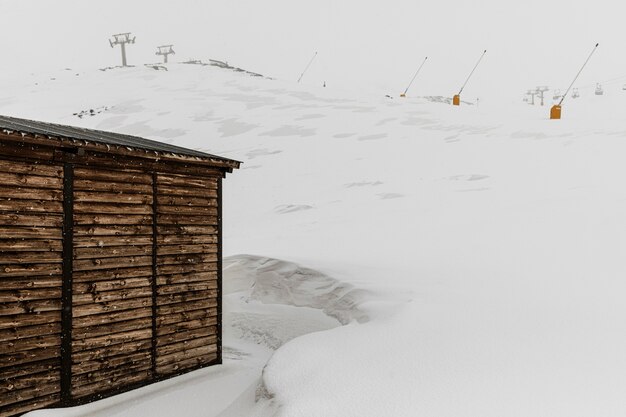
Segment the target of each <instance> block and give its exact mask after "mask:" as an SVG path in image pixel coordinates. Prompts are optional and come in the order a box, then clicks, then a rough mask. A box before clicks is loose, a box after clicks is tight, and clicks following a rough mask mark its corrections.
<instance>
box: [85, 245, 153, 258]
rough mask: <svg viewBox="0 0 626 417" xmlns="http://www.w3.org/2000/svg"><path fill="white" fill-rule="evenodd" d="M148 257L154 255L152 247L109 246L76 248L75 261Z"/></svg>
mask: <svg viewBox="0 0 626 417" xmlns="http://www.w3.org/2000/svg"><path fill="white" fill-rule="evenodd" d="M141 255H144V256H148V255H150V256H151V255H152V245H149V246H136V245H131V246H129V245H126V246H107V247H104V248H99V247H95V248H75V249H74V259H97V258H117V257H121V256H141Z"/></svg>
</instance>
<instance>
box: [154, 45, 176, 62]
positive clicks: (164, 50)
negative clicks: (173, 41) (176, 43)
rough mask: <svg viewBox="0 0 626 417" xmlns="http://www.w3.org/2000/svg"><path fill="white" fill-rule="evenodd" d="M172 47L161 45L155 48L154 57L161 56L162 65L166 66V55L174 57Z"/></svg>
mask: <svg viewBox="0 0 626 417" xmlns="http://www.w3.org/2000/svg"><path fill="white" fill-rule="evenodd" d="M172 46H173V45H161V46H157V49H158V50H157V51H156V55H162V56H163V63H164V64H167V57H168V55H176V52H174V50H173V49H172Z"/></svg>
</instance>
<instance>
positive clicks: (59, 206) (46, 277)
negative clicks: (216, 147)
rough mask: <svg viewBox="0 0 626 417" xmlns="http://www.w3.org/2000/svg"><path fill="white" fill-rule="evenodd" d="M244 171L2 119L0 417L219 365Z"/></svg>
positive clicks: (139, 142) (134, 141)
mask: <svg viewBox="0 0 626 417" xmlns="http://www.w3.org/2000/svg"><path fill="white" fill-rule="evenodd" d="M239 164H240V163H239V162H237V161H233V160H230V159H226V158H221V157H218V156H214V155H210V154H207V153H203V152H199V151H194V150H190V149H184V148H180V147H177V146H172V145H168V144H164V143H159V142H155V141H151V140H146V139H142V138H138V137H133V136H127V135H120V134H115V133H109V132H102V131H96V130H88V129H81V128H76V127H69V126H61V125H57V124H51V123H42V122H36V121H31V120H23V119H17V118H12V117H2V116H0V416H13V415H17V414H21V413H24V412H27V411H31V410H34V409H38V408H42V407H56V406H70V405H77V404H81V403H86V402H89V401H92V400H94V399H99V398H102V397H105V396H109V395H112V394H116V393H119V392H122V391H126V390H129V389H133V388H136V387H140V386H143V385H146V384H149V383H152V382H155V381H159V380H162V379H165V378H169V377H172V376H175V375H179V374H181V373H185V372H189V371H191V370H195V369H198V368H202V367H205V366H209V365H213V364H218V363H221V356H222V355H221V353H222V352H221V271H222V268H221V256H222V253H221V247H222V246H221V245H222V236H221V210H222V178H224V177H225V175H226V173H227V172H232V170H233V169H235V168H238V167H239Z"/></svg>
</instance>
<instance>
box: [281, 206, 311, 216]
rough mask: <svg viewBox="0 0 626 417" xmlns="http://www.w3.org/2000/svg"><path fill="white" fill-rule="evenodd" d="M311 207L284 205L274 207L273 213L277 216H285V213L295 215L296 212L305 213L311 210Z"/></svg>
mask: <svg viewBox="0 0 626 417" xmlns="http://www.w3.org/2000/svg"><path fill="white" fill-rule="evenodd" d="M312 208H313V206H309V205H307V204H284V205H281V206H276V207H275V208H274V211H275V212H276V213H278V214H287V213H295V212H297V211H305V210H311V209H312Z"/></svg>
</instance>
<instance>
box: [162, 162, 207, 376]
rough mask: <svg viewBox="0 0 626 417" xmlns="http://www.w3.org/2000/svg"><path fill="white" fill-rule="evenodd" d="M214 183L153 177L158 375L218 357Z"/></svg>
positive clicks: (201, 179) (170, 176)
mask: <svg viewBox="0 0 626 417" xmlns="http://www.w3.org/2000/svg"><path fill="white" fill-rule="evenodd" d="M218 181H219V180H218V179H217V178H197V177H190V176H178V175H163V174H159V175H157V176H156V213H157V217H156V221H157V223H156V224H157V227H156V229H157V241H156V243H157V245H156V246H157V249H156V250H157V252H156V255H157V256H156V272H157V310H156V311H157V323H156V332H157V340H156V343H157V350H156V371H157V373H159V374H162V375H163V374H165V375H166V374H171V373H175V372H180V371H181V370H184V369H188V368H194V367H197V366H198V365H201V364H203V363H210V362H211V361H214V360H215V359H217V357H218V327H217V326H218V323H217V321H218V317H217V316H218V309H217V306H218V282H217V276H218V274H217V270H218V226H219V221H218Z"/></svg>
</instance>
